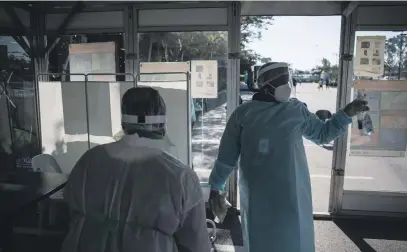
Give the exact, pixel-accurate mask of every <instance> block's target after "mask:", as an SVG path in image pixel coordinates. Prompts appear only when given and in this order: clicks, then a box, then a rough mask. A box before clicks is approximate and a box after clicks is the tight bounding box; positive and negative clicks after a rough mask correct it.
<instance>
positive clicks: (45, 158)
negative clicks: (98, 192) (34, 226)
mask: <svg viewBox="0 0 407 252" xmlns="http://www.w3.org/2000/svg"><path fill="white" fill-rule="evenodd" d="M31 165H32V168H33V169H34V171H36V172H47V173H63V172H62V169H61V167H60V166H59V164H58V162H57V161H56V160H55V158H54V157H53V156H51V155H49V154H40V155H37V156H35V157H33V158H32V160H31ZM49 199H50V201H49V203H50V205H49V216H48V221H49V223H50V224H51V225H52V224H53V223H54V222H55V207H54V205H55V203H58V202H61V201H62V200H63V190H60V191H58V192H56V193H55V194H53V195H51V196H50V197H49ZM38 212H39V220H38V229H39V232H40V234H42V233H43V231H44V230H43V218H44V203H43V202H40V203H39V204H38Z"/></svg>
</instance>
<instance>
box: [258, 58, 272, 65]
mask: <svg viewBox="0 0 407 252" xmlns="http://www.w3.org/2000/svg"><path fill="white" fill-rule="evenodd" d="M260 62H261V63H262V64H266V63H269V62H271V58H270V57H263V58H261V59H260Z"/></svg>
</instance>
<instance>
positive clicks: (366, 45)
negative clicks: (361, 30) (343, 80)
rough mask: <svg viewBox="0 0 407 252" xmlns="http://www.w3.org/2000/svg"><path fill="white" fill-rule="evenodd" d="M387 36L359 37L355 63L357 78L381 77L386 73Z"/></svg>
mask: <svg viewBox="0 0 407 252" xmlns="http://www.w3.org/2000/svg"><path fill="white" fill-rule="evenodd" d="M385 42H386V37H385V36H358V37H357V39H356V56H355V61H354V74H355V76H363V77H379V76H383V73H384V47H385Z"/></svg>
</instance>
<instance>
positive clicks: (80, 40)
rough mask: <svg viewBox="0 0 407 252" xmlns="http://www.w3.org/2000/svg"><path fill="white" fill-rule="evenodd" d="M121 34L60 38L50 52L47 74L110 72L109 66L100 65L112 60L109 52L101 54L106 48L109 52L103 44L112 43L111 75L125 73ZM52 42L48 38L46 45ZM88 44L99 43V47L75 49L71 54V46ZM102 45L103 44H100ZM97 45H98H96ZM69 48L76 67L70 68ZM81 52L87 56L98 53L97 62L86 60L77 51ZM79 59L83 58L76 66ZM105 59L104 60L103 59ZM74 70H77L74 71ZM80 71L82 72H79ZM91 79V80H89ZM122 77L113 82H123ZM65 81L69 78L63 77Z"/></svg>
mask: <svg viewBox="0 0 407 252" xmlns="http://www.w3.org/2000/svg"><path fill="white" fill-rule="evenodd" d="M123 36H124V35H123V33H110V34H76V35H64V36H62V37H61V39H60V42H59V43H58V44H57V45H56V47H55V48H54V50H52V51H51V53H50V56H49V66H48V69H49V72H50V73H65V74H69V73H71V72H72V69H74V70H73V72H74V73H79V72H80V73H98V72H106V71H110V72H112V71H111V70H110V69H111V68H112V67H111V66H109V65H107V66H106V65H104V64H102V63H104V62H110V61H112V59H110V54H109V51H107V52H106V53H105V54H104V53H103V50H104V49H105V48H107V50H109V48H110V47H109V46H107V47H103V45H104V43H108V42H110V43H113V44H114V51H115V55H114V56H113V57H114V59H113V61H114V62H115V66H113V68H114V69H115V71H113V73H124V72H125V70H124V69H125V65H124V64H125V58H124V55H125V49H124V38H123ZM53 41H54V40H53V38H52V37H48V43H52V42H53ZM90 43H101V44H99V46H95V47H94V48H75V49H76V51H77V52H76V53H72V45H76V44H90ZM102 43H103V44H102ZM96 45H98V44H96ZM70 47H71V54H72V55H71V56H70V57H71V58H72V57H73V60H75V62H76V66H72V65H71V64H70V63H71V61H72V60H70V57H69V54H70ZM81 50H82V51H83V53H85V54H86V52H89V53H88V54H91V53H90V52H91V51H92V50H96V51H98V53H97V54H98V55H97V56H98V58H99V60H86V57H85V56H83V54H82V53H80V52H78V51H81ZM81 57H82V58H83V60H82V64H80V65H78V64H79V63H77V62H81ZM103 57H105V59H103ZM76 68H78V69H77V70H76ZM80 69H82V71H81V70H80ZM60 79H61V77H60V76H57V75H55V76H53V78H52V79H51V80H60ZM91 79H92V78H91ZM124 79H125V77H124V76H117V78H116V79H115V80H118V81H122V80H124ZM63 80H65V81H69V80H70V77H69V76H65V77H64V79H63Z"/></svg>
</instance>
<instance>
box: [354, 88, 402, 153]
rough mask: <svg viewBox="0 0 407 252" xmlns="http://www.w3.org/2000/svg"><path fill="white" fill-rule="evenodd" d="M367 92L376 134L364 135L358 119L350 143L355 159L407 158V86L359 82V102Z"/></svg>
mask: <svg viewBox="0 0 407 252" xmlns="http://www.w3.org/2000/svg"><path fill="white" fill-rule="evenodd" d="M361 92H363V93H364V96H365V97H366V98H365V99H366V100H367V101H368V103H369V107H370V111H369V112H368V114H369V116H370V118H371V122H372V129H374V131H373V133H372V134H369V135H364V134H360V128H359V124H358V122H357V120H356V118H355V119H354V121H353V125H352V129H351V139H350V155H352V156H376V157H380V156H388V157H390V156H391V157H405V156H406V151H407V82H405V81H382V80H371V81H368V80H357V81H356V82H355V98H356V97H357V94H359V93H361Z"/></svg>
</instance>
